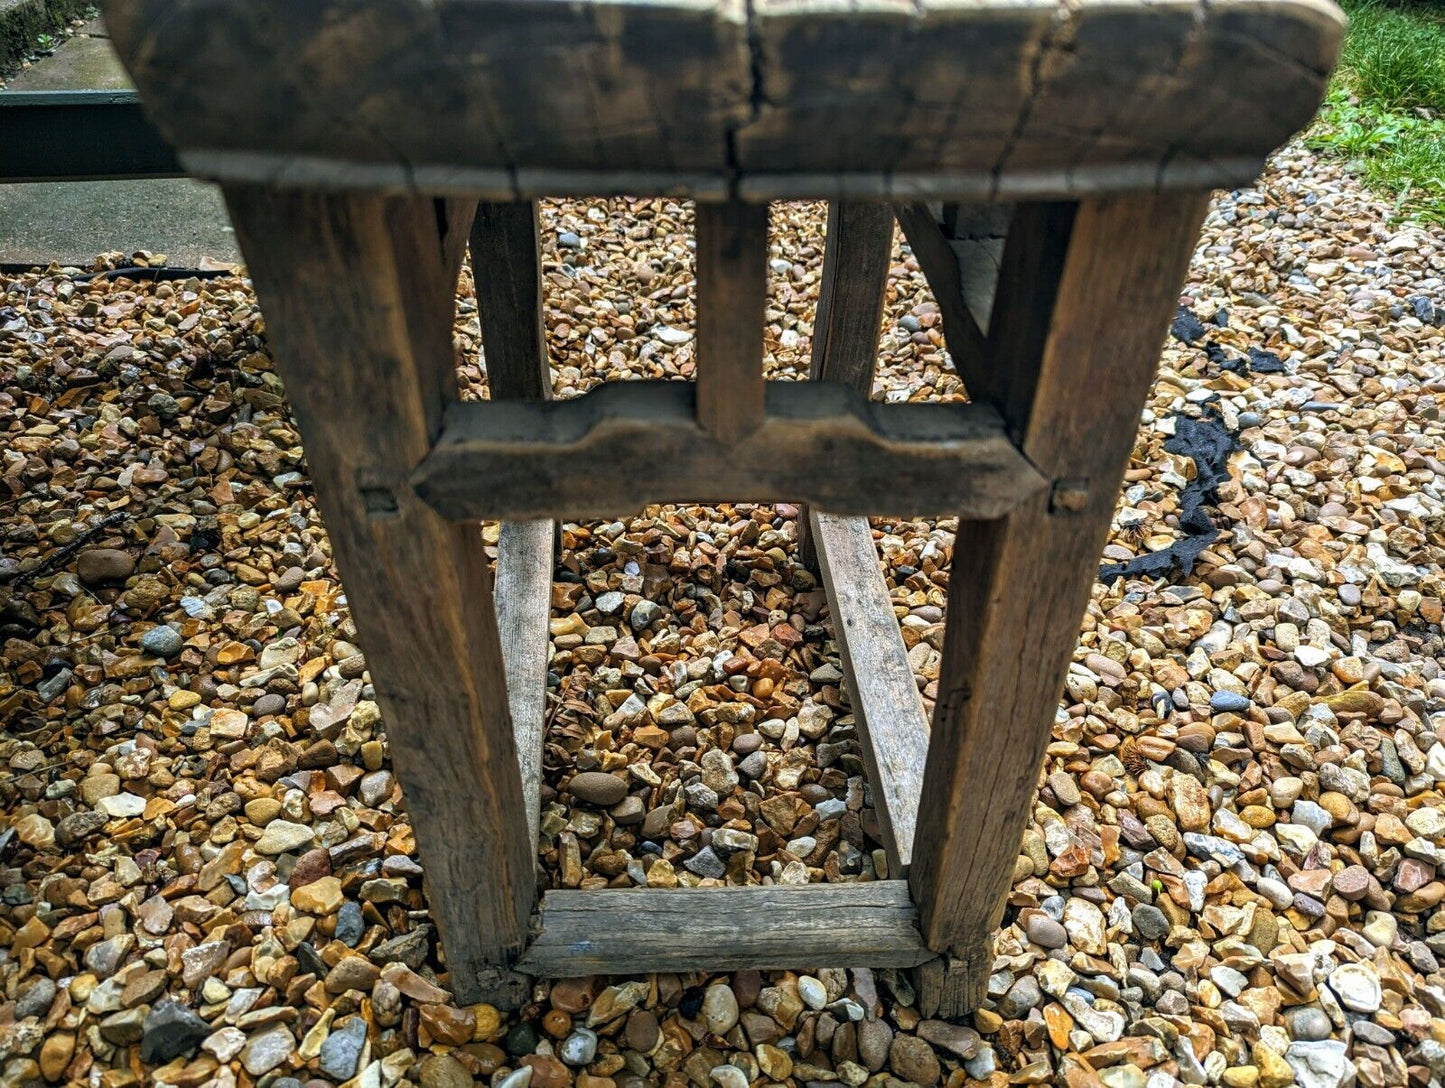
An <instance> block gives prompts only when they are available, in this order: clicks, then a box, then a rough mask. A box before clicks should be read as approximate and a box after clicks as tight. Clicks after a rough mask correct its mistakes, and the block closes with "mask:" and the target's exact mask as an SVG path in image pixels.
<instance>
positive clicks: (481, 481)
mask: <svg viewBox="0 0 1445 1088" xmlns="http://www.w3.org/2000/svg"><path fill="white" fill-rule="evenodd" d="M765 405H766V407H765V415H764V420H763V422H762V424H761V425H759V426H758V427H756V428H755V429H754V430H752V431H750V432H748V433H747V434H745V435H743V436H741V437H740V438H739V439H738V440H737V441H735V442H729V441H726V440H724V439H722V438H720V437H719V436H718V435H716V434H712V433H709V432H707V431H704V430H703V428H702V426H701V425H700V424H699V423H698V420H697V414H696V386H695V385H693V384H692V383H690V382H616V383H611V384H608V385H604V386H601V387H599V388H597V389H594V390H592V391H591V392H589V393H587V394H585V395H584V396H581V397H578V398H576V399H574V400H566V401H551V402H535V401H534V402H525V403H521V402H509V403H505V404H501V403H494V402H486V401H483V402H469V403H464V404H455V405H452V406H451V407H449V408H448V410H447V415H446V421H445V425H444V427H443V429H442V434H441V437H440V438H439V439H438V440H437V442H436V444H435V446H434V447H433V448H432V450H431V452H430V453H428V454H427V456H426V457H425V459H424V460H423V461H422V462H421V464H420V465H419V466H418V467H417V470H416V472H415V473H414V474H413V477H412V481H411V482H412V486H413V487H414V488H415V489H416V492H417V494H418V495H419V496H420V497H421V498H422V499H423V501H425V502H426V503H428V504H429V505H430V506H432V507H433V508H434V509H435V510H436V511H437V512H438V513H440V514H442V515H443V516H444V517H447V518H450V519H452V520H454V521H462V520H468V519H481V518H503V519H508V520H515V519H526V518H539V517H568V518H584V517H613V516H617V515H619V514H622V513H626V512H629V511H633V510H638V509H640V508H642V507H644V506H647V505H649V504H651V503H660V502H712V501H730V502H740V501H746V502H775V501H787V502H798V501H804V502H808V503H811V504H813V505H815V506H817V507H819V508H820V509H823V510H828V511H832V512H836V513H845V514H863V513H869V512H876V511H879V510H887V511H892V512H895V513H898V514H911V513H924V512H936V511H940V510H949V511H956V512H958V513H959V514H960V515H961V516H964V517H974V518H994V517H999V516H1000V515H1002V514H1004V513H1007V512H1008V511H1009V510H1011V509H1013V508H1014V507H1015V506H1017V505H1018V504H1019V503H1021V502H1024V501H1026V500H1027V499H1028V498H1030V497H1031V496H1033V495H1035V494H1037V493H1038V492H1039V491H1040V490H1042V489H1043V488H1044V486H1045V484H1046V481H1045V479H1044V478H1043V477H1042V476H1041V475H1039V473H1038V472H1036V471H1035V470H1034V468H1033V466H1032V465H1030V464H1029V463H1028V461H1027V459H1026V458H1024V457H1023V456H1022V455H1021V454H1020V453H1019V452H1018V450H1017V449H1016V448H1015V447H1014V445H1013V443H1012V442H1011V441H1010V440H1009V438H1008V435H1007V434H1006V433H1005V430H1004V427H1003V424H1002V423H1001V422H1000V420H999V417H998V416H997V414H996V413H995V412H994V411H993V409H991V408H988V407H986V406H982V405H974V404H907V405H882V404H875V403H872V402H870V401H868V400H867V399H865V398H864V397H863V396H862V395H861V394H860V393H857V392H855V391H853V390H851V389H847V388H845V387H843V386H841V385H836V384H834V383H830V382H769V383H768V385H767V392H766V399H765Z"/></svg>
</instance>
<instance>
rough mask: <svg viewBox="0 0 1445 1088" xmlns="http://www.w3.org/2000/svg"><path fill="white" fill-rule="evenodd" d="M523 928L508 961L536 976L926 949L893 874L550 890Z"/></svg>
mask: <svg viewBox="0 0 1445 1088" xmlns="http://www.w3.org/2000/svg"><path fill="white" fill-rule="evenodd" d="M533 929H534V933H533V938H532V942H531V944H529V945H528V946H527V951H526V952H524V953H523V954H522V958H521V960H520V961H519V962H518V964H517V969H518V970H520V971H525V972H527V973H528V974H532V975H537V976H540V977H544V978H559V977H561V978H566V977H569V976H576V975H591V974H628V975H631V974H643V973H647V972H652V971H696V970H707V971H738V970H743V969H745V968H756V969H758V970H770V969H778V970H781V969H784V968H798V967H861V966H865V965H866V966H869V967H913V966H915V965H917V964H920V963H922V962H924V961H925V960H929V959H932V958H933V955H934V954H933V953H932V952H930V951H929V950H928V948H927V947H926V946H925V945H924V944H923V941H922V940H921V939H920V938H919V936H918V912H917V911H915V910H914V908H913V904H912V903H911V902H910V901H909V898H908V884H907V882H906V881H902V880H875V881H870V882H866V883H857V884H802V885H796V886H782V885H774V886H767V887H746V888H744V887H728V888H678V889H675V890H670V891H658V890H655V889H642V888H636V889H623V890H618V889H604V890H600V891H551V892H547V893H546V894H545V895H543V896H542V906H541V910H540V911H539V914H538V918H537V920H536V921H535V922H534V923H533Z"/></svg>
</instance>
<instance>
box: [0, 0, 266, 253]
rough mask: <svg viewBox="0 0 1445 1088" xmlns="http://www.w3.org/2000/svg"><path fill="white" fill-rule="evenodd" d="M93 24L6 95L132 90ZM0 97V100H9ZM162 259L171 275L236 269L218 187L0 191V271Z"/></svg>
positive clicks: (142, 184) (132, 184)
mask: <svg viewBox="0 0 1445 1088" xmlns="http://www.w3.org/2000/svg"><path fill="white" fill-rule="evenodd" d="M129 86H130V82H129V80H128V79H127V78H126V75H125V72H124V70H123V69H122V68H121V66H120V62H119V61H118V60H117V59H116V57H115V53H114V51H113V50H112V49H111V46H110V41H109V39H108V38H107V37H106V36H105V27H104V25H103V24H102V23H101V22H100V20H98V19H96V20H93V21H92V22H90V23H88V24H87V25H86V27H85V29H84V30H82V31H80V32H79V33H77V34H76V35H75V37H73V38H71V39H69V40H68V41H66V42H65V43H63V44H62V45H60V46H59V47H58V48H57V49H56V51H55V53H54V55H53V56H49V57H45V58H43V59H41V60H39V61H36V62H35V63H34V64H32V65H31V66H30V68H29V69H27V70H26V71H24V72H21V73H19V74H18V75H16V76H15V77H14V78H13V79H11V80H10V82H9V85H8V87H7V88H6V91H51V90H75V91H80V90H114V89H118V88H125V87H129ZM6 91H0V94H4V93H6ZM138 249H144V250H149V251H150V252H152V253H164V254H165V255H166V257H167V259H168V261H167V263H169V264H170V265H172V266H177V267H185V268H197V267H200V266H201V264H202V261H203V260H204V259H206V258H209V259H210V260H212V261H223V262H226V263H236V262H239V261H240V255H239V254H238V252H237V250H236V236H235V234H234V233H233V232H232V230H231V223H230V220H229V219H228V218H227V217H226V208H225V205H224V204H223V203H222V202H221V196H220V193H219V191H217V190H216V188H215V187H214V186H211V185H204V184H202V183H200V182H196V181H188V180H186V179H183V178H175V179H162V180H157V181H93V182H92V181H82V182H46V183H39V184H28V185H0V263H6V264H48V263H50V262H51V261H60V262H62V263H64V264H77V265H88V264H89V263H90V262H91V261H93V260H94V259H95V256H96V254H98V253H107V252H111V251H114V250H120V251H121V252H123V253H126V254H131V253H134V252H135V251H136V250H138Z"/></svg>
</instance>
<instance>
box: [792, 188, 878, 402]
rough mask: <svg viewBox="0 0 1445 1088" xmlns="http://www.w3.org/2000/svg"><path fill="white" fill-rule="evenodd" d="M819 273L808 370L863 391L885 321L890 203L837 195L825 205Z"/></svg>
mask: <svg viewBox="0 0 1445 1088" xmlns="http://www.w3.org/2000/svg"><path fill="white" fill-rule="evenodd" d="M827 230H828V232H827V234H826V236H825V240H824V244H825V247H824V250H823V279H822V282H821V283H820V284H819V288H818V309H817V316H816V317H815V318H814V320H813V357H812V366H811V369H810V371H809V374H808V376H809V377H810V378H812V379H813V380H814V381H825V382H841V383H842V384H843V385H846V386H848V388H850V389H856V390H858V391H859V392H860V393H862V394H863V395H864V396H865V397H866V396H868V395H869V394H871V393H872V391H873V365H874V363H875V362H876V361H877V358H878V336H879V333H880V332H881V331H882V324H883V293H884V289H885V288H886V287H887V285H888V259H889V257H890V256H891V255H892V252H893V209H892V208H890V207H889V206H888V205H886V204H870V203H865V202H860V201H853V200H835V201H833V202H831V203H830V204H829V205H828V228H827Z"/></svg>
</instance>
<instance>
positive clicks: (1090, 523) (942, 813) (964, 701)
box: [909, 194, 1205, 1016]
mask: <svg viewBox="0 0 1445 1088" xmlns="http://www.w3.org/2000/svg"><path fill="white" fill-rule="evenodd" d="M1204 206H1205V196H1204V195H1202V194H1191V195H1143V196H1138V197H1133V198H1128V199H1123V198H1120V199H1110V200H1103V201H1090V202H1086V203H1084V204H1082V205H1080V207H1079V208H1078V211H1077V214H1076V215H1073V214H1071V215H1070V218H1071V220H1072V230H1071V231H1066V232H1065V233H1064V235H1063V237H1062V238H1061V237H1060V236H1059V232H1058V230H1057V229H1056V228H1055V229H1052V230H1051V229H1049V228H1048V227H1047V224H1048V223H1050V222H1051V221H1052V222H1055V223H1057V221H1058V217H1059V216H1060V215H1061V214H1062V213H1061V212H1060V210H1059V209H1057V208H1055V207H1051V206H1047V205H1046V206H1042V207H1023V208H1020V209H1019V210H1018V211H1017V213H1016V214H1015V217H1014V224H1013V226H1012V227H1011V229H1010V232H1009V240H1008V244H1007V248H1006V251H1005V254H1004V268H1003V272H1002V275H1001V277H1000V281H999V290H998V297H997V299H996V301H995V304H994V313H995V316H994V319H993V330H992V344H991V350H992V353H993V357H994V359H995V360H996V365H995V366H994V367H992V368H991V371H990V372H991V373H992V374H993V376H994V378H995V384H994V385H993V386H992V387H991V389H990V390H989V396H990V398H991V403H992V404H993V405H994V406H995V407H996V408H998V409H999V411H1000V412H1001V413H1002V414H1003V415H1004V418H1005V419H1006V420H1007V421H1008V423H1009V425H1010V427H1011V428H1012V429H1014V430H1015V431H1016V433H1017V434H1018V435H1019V437H1020V441H1021V443H1022V449H1023V451H1024V453H1025V454H1026V455H1027V456H1028V458H1029V460H1030V461H1031V462H1032V463H1033V464H1035V465H1037V466H1038V467H1039V468H1040V470H1042V471H1043V472H1044V473H1045V474H1046V475H1048V476H1049V477H1051V478H1052V479H1054V480H1056V481H1060V482H1061V483H1063V482H1067V486H1070V487H1071V488H1072V489H1074V490H1073V492H1072V494H1071V495H1070V496H1069V500H1070V501H1067V502H1051V497H1050V494H1048V493H1041V494H1037V495H1035V496H1034V497H1032V498H1031V499H1030V500H1028V501H1027V502H1025V503H1023V504H1021V505H1020V506H1019V507H1018V508H1017V509H1015V510H1014V511H1013V512H1012V513H1010V514H1009V515H1008V516H1007V517H1003V518H999V519H997V520H993V521H963V522H961V523H960V525H959V529H958V536H957V540H956V543H955V547H954V553H953V567H952V571H951V577H950V580H949V599H948V609H947V613H946V622H947V625H948V627H947V633H946V640H945V643H944V651H943V666H942V674H941V677H940V680H939V698H938V702H937V704H936V706H935V712H934V717H933V731H932V744H931V746H930V748H929V753H928V765H927V769H926V771H925V774H924V781H923V794H922V799H921V802H920V805H919V819H918V830H917V833H916V841H917V842H919V843H927V844H928V849H927V850H922V851H917V852H915V855H914V858H913V866H912V869H911V870H910V872H909V883H910V886H911V887H912V889H913V896H914V900H915V902H916V903H917V904H918V908H919V913H920V917H921V920H922V926H923V932H924V936H925V939H926V940H927V942H928V944H929V947H930V948H934V949H937V950H940V951H943V950H949V951H951V952H952V953H953V955H954V957H955V962H956V964H957V965H960V967H961V969H962V970H963V971H965V972H966V976H967V977H966V980H965V981H964V982H963V983H961V984H960V985H958V986H957V987H955V988H954V989H953V990H952V991H951V992H953V993H955V994H956V995H960V996H958V997H957V1000H958V1001H959V1005H960V1007H959V1008H954V1009H948V1010H943V1011H942V1013H941V1015H945V1016H949V1015H956V1014H957V1013H959V1012H961V1011H962V1007H964V1006H966V1007H972V1006H974V1005H976V1004H977V1003H978V1001H980V1000H981V999H982V997H983V992H984V986H985V983H986V981H987V977H988V972H989V969H990V966H991V960H992V954H991V947H990V945H991V942H990V941H989V939H988V936H989V933H990V932H991V930H992V929H993V927H994V926H995V925H996V924H997V923H998V921H999V918H1000V916H1001V913H1002V909H1003V904H1004V895H1005V893H1006V891H1007V889H1008V883H1009V876H1010V873H1011V871H1012V868H1013V864H1014V861H1015V859H1016V858H1017V856H1018V852H1019V839H1020V836H1021V835H1022V832H1023V828H1024V825H1025V823H1026V821H1027V818H1028V813H1029V811H1030V807H1031V804H1032V799H1033V796H1034V791H1035V789H1036V786H1037V781H1038V773H1039V765H1040V762H1041V760H1042V758H1043V754H1044V750H1045V747H1046V746H1047V744H1048V739H1049V735H1050V729H1051V726H1052V723H1053V717H1054V713H1055V709H1056V707H1057V703H1058V697H1059V693H1060V690H1061V689H1062V685H1063V677H1064V672H1065V670H1066V669H1067V666H1068V661H1069V657H1070V654H1071V651H1072V649H1073V646H1074V643H1075V640H1076V638H1077V634H1078V624H1079V617H1080V615H1081V614H1082V613H1083V610H1084V606H1085V603H1086V601H1087V599H1088V595H1089V587H1090V586H1091V585H1092V584H1093V580H1094V574H1095V571H1096V570H1097V565H1098V558H1099V551H1100V549H1101V548H1102V546H1103V542H1104V538H1105V535H1106V534H1107V531H1108V526H1109V519H1110V517H1111V516H1112V514H1113V509H1114V503H1115V501H1116V499H1117V496H1118V488H1119V481H1120V479H1121V478H1122V475H1123V471H1124V468H1125V466H1126V464H1127V462H1128V457H1129V450H1130V447H1131V445H1132V443H1133V439H1134V431H1135V429H1136V427H1137V425H1138V422H1139V413H1140V411H1141V409H1142V407H1143V402H1144V398H1145V396H1146V395H1147V391H1148V388H1149V380H1150V378H1151V377H1152V376H1153V373H1154V368H1155V367H1156V365H1157V362H1158V356H1159V346H1160V344H1161V342H1162V340H1163V337H1164V330H1165V327H1166V325H1167V323H1168V319H1169V314H1170V312H1171V311H1172V310H1173V308H1174V305H1175V303H1176V301H1177V298H1178V289H1179V284H1180V283H1181V281H1182V279H1183V276H1184V272H1185V269H1186V267H1187V265H1188V261H1189V255H1190V251H1191V249H1192V247H1193V244H1194V239H1195V237H1196V232H1197V230H1198V227H1199V222H1200V220H1201V218H1202V216H1203V212H1204ZM1146 224H1147V227H1148V229H1147V230H1146V229H1142V227H1143V226H1144V225H1146ZM1040 237H1043V238H1047V239H1050V240H1051V242H1052V245H1053V246H1054V247H1056V248H1058V249H1060V250H1062V260H1061V262H1060V263H1059V266H1058V268H1057V274H1056V275H1054V276H1051V275H1041V274H1038V273H1037V268H1038V265H1039V261H1040V257H1039V255H1038V254H1037V253H1036V252H1033V250H1035V249H1036V248H1037V243H1038V240H1039V238H1040ZM1048 260H1049V257H1048V255H1045V257H1044V262H1045V265H1047V263H1048ZM1101 390H1107V396H1100V391H1101ZM1085 405H1087V406H1088V410H1081V408H1082V407H1083V406H1085Z"/></svg>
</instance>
